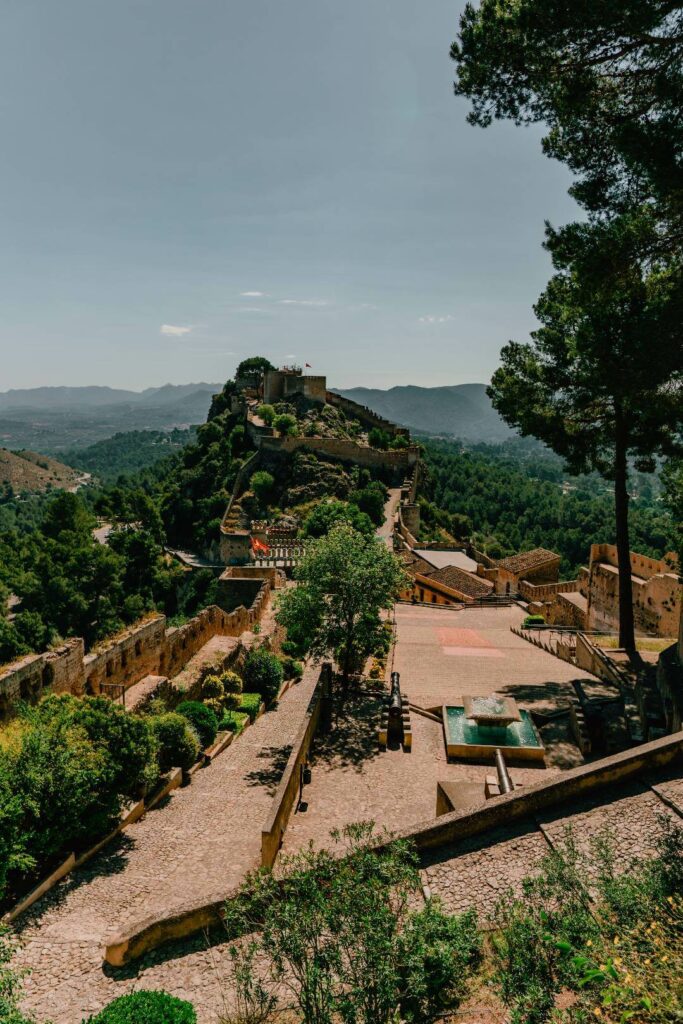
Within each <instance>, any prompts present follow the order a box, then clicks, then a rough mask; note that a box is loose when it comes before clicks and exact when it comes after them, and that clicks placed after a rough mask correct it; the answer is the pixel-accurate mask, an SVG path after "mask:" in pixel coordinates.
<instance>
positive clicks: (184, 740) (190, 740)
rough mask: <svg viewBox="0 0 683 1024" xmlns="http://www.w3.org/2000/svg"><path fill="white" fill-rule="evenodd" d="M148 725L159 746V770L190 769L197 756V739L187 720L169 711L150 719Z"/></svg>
mask: <svg viewBox="0 0 683 1024" xmlns="http://www.w3.org/2000/svg"><path fill="white" fill-rule="evenodd" d="M150 723H151V726H152V730H153V731H154V735H155V736H156V739H157V743H158V744H159V754H158V757H159V770H160V771H162V772H168V771H170V770H171V768H182V769H183V770H184V771H187V770H188V768H191V767H192V765H193V764H194V763H195V761H196V760H197V757H198V756H199V738H198V736H197V733H196V732H195V730H194V729H193V728H192V727H191V725H190V723H189V722H188V720H187V718H185V717H184V716H183V715H179V714H177V713H176V712H173V711H169V712H167V713H166V714H165V715H158V716H157V717H156V718H151V719H150Z"/></svg>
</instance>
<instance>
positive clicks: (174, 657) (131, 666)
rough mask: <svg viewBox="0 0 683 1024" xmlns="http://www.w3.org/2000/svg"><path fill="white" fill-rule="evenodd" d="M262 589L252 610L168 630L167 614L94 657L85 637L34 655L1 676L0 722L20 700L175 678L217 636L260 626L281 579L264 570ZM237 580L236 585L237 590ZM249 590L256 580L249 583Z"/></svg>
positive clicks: (208, 611)
mask: <svg viewBox="0 0 683 1024" xmlns="http://www.w3.org/2000/svg"><path fill="white" fill-rule="evenodd" d="M261 572H262V573H263V578H262V584H261V587H260V589H259V591H258V593H257V595H256V598H255V599H254V601H253V603H252V605H251V607H249V608H245V607H244V606H241V607H239V608H236V609H235V610H234V611H232V612H225V611H223V609H222V608H219V607H217V606H216V605H211V606H210V607H208V608H204V609H202V611H201V612H199V614H198V615H195V616H194V618H192V619H190V620H189V621H188V622H186V623H184V624H183V625H182V626H173V627H167V624H166V616H165V615H155V616H153V617H151V618H148V619H146V620H144V621H142V622H140V623H136V624H135V625H133V626H131V627H130V628H129V629H127V630H125V632H124V633H121V634H119V635H118V636H116V637H113V638H112V639H111V640H109V641H108V642H107V643H106V644H103V645H101V646H100V647H98V648H97V649H95V650H93V651H91V652H90V653H89V654H87V655H85V656H84V654H83V651H84V647H83V640H82V639H81V638H80V637H77V638H74V639H72V640H68V641H67V642H66V643H65V644H64V645H63V646H62V647H60V648H58V649H57V650H55V651H46V652H44V653H42V654H32V655H28V656H27V657H25V658H22V659H21V660H20V661H17V662H14V663H13V664H11V665H8V666H7V667H6V668H5V669H4V670H1V671H0V720H2V719H4V718H6V717H8V715H10V714H11V713H12V709H13V707H14V706H15V705H16V704H17V702H18V701H20V700H25V701H29V702H34V701H36V700H38V699H39V698H40V697H41V696H42V695H43V694H44V693H45V692H46V691H47V690H50V691H51V692H53V693H71V694H74V695H75V696H82V695H83V694H91V695H98V694H101V693H105V694H107V695H111V696H115V694H114V693H113V692H112V690H109V689H108V687H112V688H113V687H123V689H124V690H126V689H128V687H130V686H132V685H133V684H134V683H137V682H139V681H140V680H141V679H143V678H144V677H145V676H147V675H159V676H167V677H169V678H172V677H173V676H175V675H177V674H178V672H180V671H181V669H182V668H183V667H184V666H185V665H186V664H187V662H188V661H189V660H190V658H192V657H193V656H194V655H195V654H196V653H197V651H199V650H200V648H202V647H203V646H204V644H205V643H207V641H208V640H210V639H211V638H212V637H214V636H218V635H220V636H239V635H240V634H241V633H243V632H245V631H246V630H248V629H251V628H253V626H254V625H255V624H256V623H257V622H260V620H261V616H262V615H263V612H264V610H265V608H266V607H267V605H268V602H269V600H270V593H271V588H272V587H273V586H274V585H277V582H278V581H279V575H278V574H277V573H276V571H275V570H273V569H262V570H261ZM236 583H237V581H236V580H233V585H234V584H236ZM248 583H249V589H250V590H251V589H252V587H251V585H252V580H251V579H249V581H248Z"/></svg>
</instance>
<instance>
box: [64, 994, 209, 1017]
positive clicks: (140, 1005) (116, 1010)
mask: <svg viewBox="0 0 683 1024" xmlns="http://www.w3.org/2000/svg"><path fill="white" fill-rule="evenodd" d="M83 1024H197V1014H196V1013H195V1011H194V1007H193V1005H192V1003H188V1002H186V1001H185V1000H184V999H177V998H176V997H175V996H170V995H169V994H168V992H148V991H145V990H144V989H141V990H140V991H139V992H131V993H130V994H129V995H127V996H119V997H118V998H117V999H114V1000H112V1002H111V1003H109V1004H108V1005H107V1006H105V1008H104V1009H103V1010H100V1012H99V1013H98V1014H96V1015H95V1016H94V1017H88V1018H87V1019H84V1021H83Z"/></svg>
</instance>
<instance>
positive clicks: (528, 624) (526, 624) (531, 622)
mask: <svg viewBox="0 0 683 1024" xmlns="http://www.w3.org/2000/svg"><path fill="white" fill-rule="evenodd" d="M534 626H545V619H544V618H543V616H542V615H527V617H526V618H525V619H524V621H523V622H522V629H533V628H534Z"/></svg>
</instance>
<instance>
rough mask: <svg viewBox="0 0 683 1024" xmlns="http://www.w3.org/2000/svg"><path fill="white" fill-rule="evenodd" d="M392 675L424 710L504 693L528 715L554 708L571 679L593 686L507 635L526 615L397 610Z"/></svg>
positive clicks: (518, 611)
mask: <svg viewBox="0 0 683 1024" xmlns="http://www.w3.org/2000/svg"><path fill="white" fill-rule="evenodd" d="M395 613H396V628H397V644H396V649H395V653H394V664H393V668H394V669H395V671H397V672H399V673H400V675H401V689H402V691H403V692H404V693H405V694H407V695H408V697H409V698H410V700H411V702H412V703H414V704H418V705H419V706H420V707H423V708H431V707H436V706H440V705H442V704H460V703H461V699H460V698H461V697H463V696H465V695H471V696H488V695H489V694H491V693H502V694H505V695H507V696H509V697H514V698H515V700H516V701H517V702H518V703H519V704H520V705H521V706H522V707H525V708H528V709H529V710H542V709H543V708H548V709H550V708H552V707H554V706H556V704H557V701H558V699H559V700H563V699H564V698H565V695H566V694H568V693H570V692H571V686H570V683H571V680H572V679H592V678H593V677H592V676H590V675H589V674H588V673H587V672H583V671H582V670H581V669H578V668H576V666H575V665H571V664H569V663H568V662H563V661H560V659H559V658H556V657H555V656H554V655H552V654H548V653H547V651H542V650H541V649H540V648H538V647H534V646H533V644H530V643H529V642H528V641H526V640H523V639H522V638H521V637H519V636H517V635H516V634H515V633H512V632H511V631H510V626H511V625H515V626H518V625H519V624H520V623H521V621H522V619H523V618H524V612H523V611H522V609H521V608H519V607H517V605H511V606H510V607H508V608H467V609H454V608H446V607H443V608H430V607H424V606H419V605H409V604H398V605H396V610H395Z"/></svg>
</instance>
